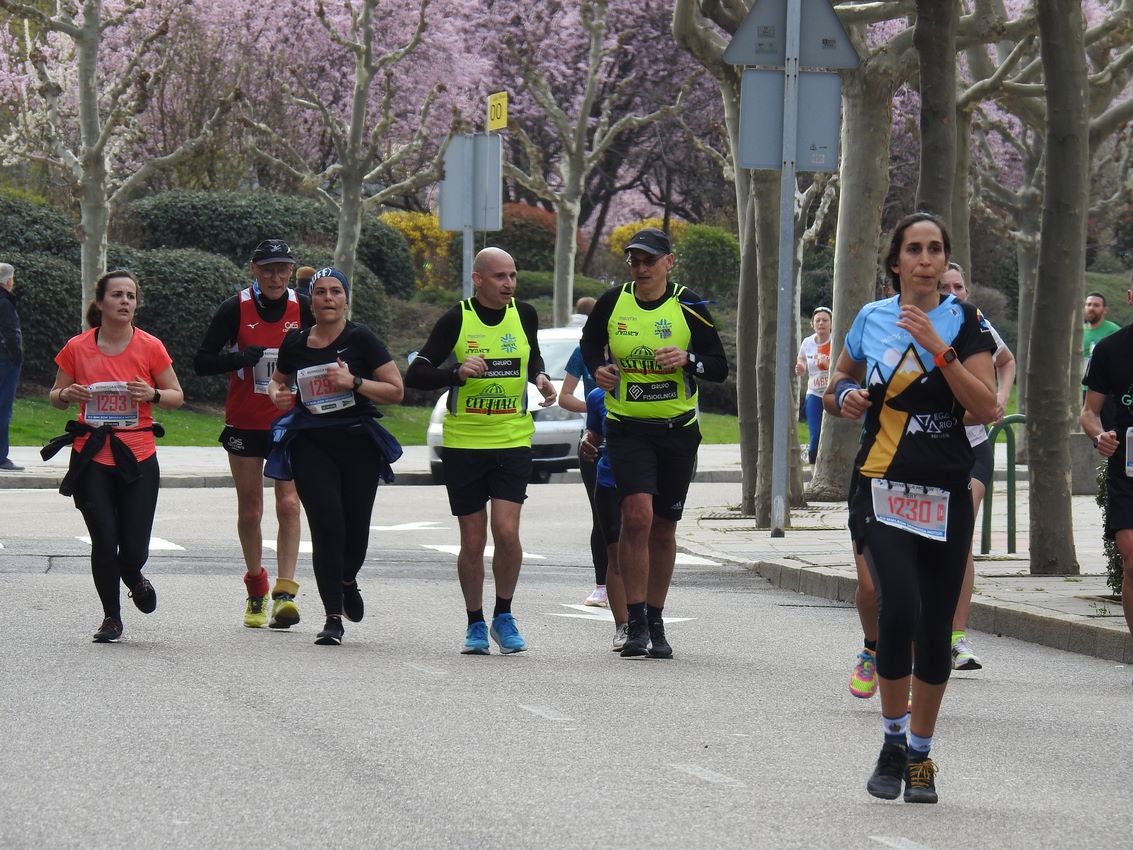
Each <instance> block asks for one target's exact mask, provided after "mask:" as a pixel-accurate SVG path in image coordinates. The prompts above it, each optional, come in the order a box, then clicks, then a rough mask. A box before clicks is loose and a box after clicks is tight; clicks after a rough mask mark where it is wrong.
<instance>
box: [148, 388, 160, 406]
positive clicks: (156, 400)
mask: <svg viewBox="0 0 1133 850" xmlns="http://www.w3.org/2000/svg"><path fill="white" fill-rule="evenodd" d="M150 404H161V390H159V389H158V388H157V387H154V388H153V398H151V399H150Z"/></svg>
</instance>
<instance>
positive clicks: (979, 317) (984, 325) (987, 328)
mask: <svg viewBox="0 0 1133 850" xmlns="http://www.w3.org/2000/svg"><path fill="white" fill-rule="evenodd" d="M976 321H977V322H979V324H980V330H981V331H983V332H984V333H991V325H990V324H989V323H988V321H987V317H986V316H984V314H983V312H982V311H981V310H980V308H979V307H977V308H976Z"/></svg>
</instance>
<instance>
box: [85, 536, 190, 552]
mask: <svg viewBox="0 0 1133 850" xmlns="http://www.w3.org/2000/svg"><path fill="white" fill-rule="evenodd" d="M79 540H81V541H83V542H84V543H85V544H87V545H88V546H90V536H89V535H83V536H82V537H80V538H79ZM149 550H150V551H151V552H159V551H163V550H164V551H167V552H184V551H185V547H184V546H178V545H177V544H176V543H170V542H169V541H168V540H166V539H164V538H162V537H151V538H150V539H149Z"/></svg>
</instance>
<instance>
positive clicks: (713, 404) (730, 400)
mask: <svg viewBox="0 0 1133 850" xmlns="http://www.w3.org/2000/svg"><path fill="white" fill-rule="evenodd" d="M711 313H712V321H713V322H714V323H715V325H716V331H717V332H718V333H719V334H720V342H722V343H723V345H724V352H725V353H726V354H727V356H728V377H727V378H726V379H725V380H724V382H723V383H720V384H714V383H712V382H711V381H697V383H696V386H697V395H698V396H699V398H700V409H701V410H703V411H705V412H707V413H726V414H730V415H733V416H734V415H735V414H736V412H737V408H736V370H737V368H738V366H737V364H736V313H735V311H734V310H733V309H731V308H727V307H716V306H713V307H711Z"/></svg>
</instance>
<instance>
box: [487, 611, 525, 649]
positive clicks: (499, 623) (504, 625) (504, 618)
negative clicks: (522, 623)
mask: <svg viewBox="0 0 1133 850" xmlns="http://www.w3.org/2000/svg"><path fill="white" fill-rule="evenodd" d="M492 640H494V641H495V642H496V643H498V644H499V645H500V652H502V653H503V654H504V655H510V654H511V653H513V652H523V650H525V649H527V642H526V641H525V640H524V639H523V638H522V637H521V636H520V634H519V629H518V628H517V627H516V625H515V617H513V616H512V615H511V614H500V615H499V616H498V617H493V618H492Z"/></svg>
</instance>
